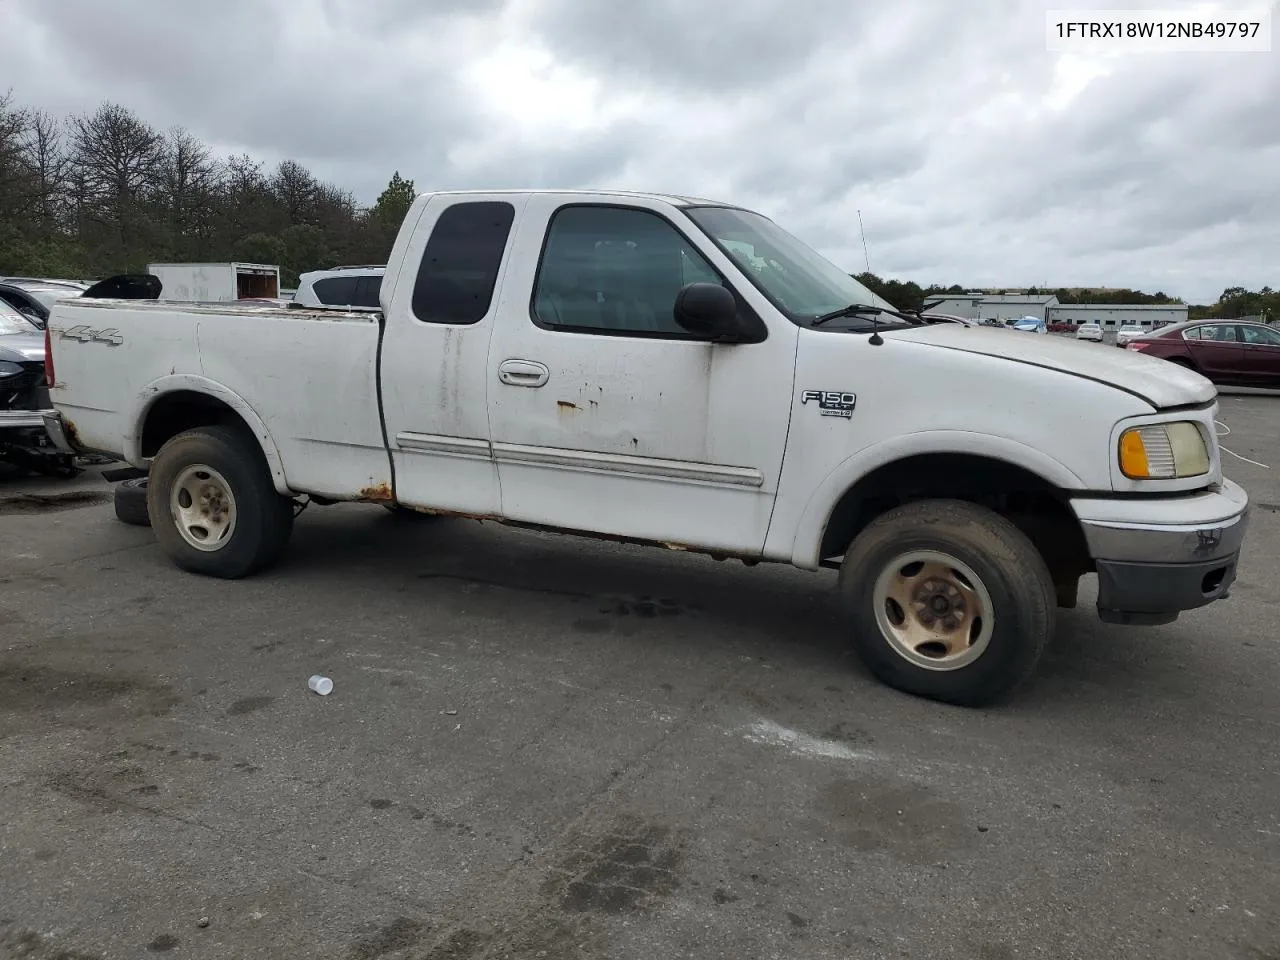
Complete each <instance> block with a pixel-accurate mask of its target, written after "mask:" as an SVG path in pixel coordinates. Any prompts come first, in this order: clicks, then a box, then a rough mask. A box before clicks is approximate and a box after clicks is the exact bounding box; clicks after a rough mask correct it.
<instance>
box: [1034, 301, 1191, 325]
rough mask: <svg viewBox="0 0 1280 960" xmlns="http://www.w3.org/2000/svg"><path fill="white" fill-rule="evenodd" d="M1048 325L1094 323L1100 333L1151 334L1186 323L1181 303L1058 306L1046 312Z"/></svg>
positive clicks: (1065, 304) (1072, 304)
mask: <svg viewBox="0 0 1280 960" xmlns="http://www.w3.org/2000/svg"><path fill="white" fill-rule="evenodd" d="M1045 319H1046V320H1047V321H1048V322H1049V323H1069V324H1071V325H1072V326H1079V325H1080V324H1082V323H1096V324H1098V325H1099V326H1100V327H1102V329H1103V330H1118V329H1119V328H1120V327H1124V326H1137V327H1142V328H1143V329H1144V330H1152V329H1155V328H1156V327H1163V326H1165V325H1166V324H1170V323H1182V322H1183V321H1185V320H1186V319H1187V306H1186V304H1182V303H1154V304H1147V303H1132V304H1131V303H1060V304H1057V305H1055V306H1052V307H1050V308H1049V315H1048V316H1047V317H1045Z"/></svg>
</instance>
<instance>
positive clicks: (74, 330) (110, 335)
mask: <svg viewBox="0 0 1280 960" xmlns="http://www.w3.org/2000/svg"><path fill="white" fill-rule="evenodd" d="M60 339H63V340H79V341H80V342H81V343H106V344H110V345H111V346H113V347H118V346H120V344H122V343H124V337H122V336H121V335H120V331H119V330H117V329H116V328H115V327H104V328H103V329H101V330H95V329H93V328H92V327H90V326H89V325H88V324H84V323H82V324H80V325H79V326H78V327H68V328H67V329H65V330H63V331H62V335H61V338H60Z"/></svg>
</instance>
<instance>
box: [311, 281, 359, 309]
mask: <svg viewBox="0 0 1280 960" xmlns="http://www.w3.org/2000/svg"><path fill="white" fill-rule="evenodd" d="M357 279H358V278H357V277H325V278H324V279H323V280H317V281H316V282H315V283H313V284H312V285H311V289H312V290H314V291H315V295H316V299H317V300H319V301H320V302H321V303H324V304H328V305H330V306H336V307H349V306H353V305H354V304H355V302H356V300H355V297H356V280H357Z"/></svg>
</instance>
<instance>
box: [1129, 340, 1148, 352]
mask: <svg viewBox="0 0 1280 960" xmlns="http://www.w3.org/2000/svg"><path fill="white" fill-rule="evenodd" d="M1125 346H1127V347H1128V348H1129V349H1130V350H1145V349H1147V347H1149V346H1150V344H1148V343H1139V342H1138V341H1137V340H1130V341H1129V342H1128V343H1127V344H1125Z"/></svg>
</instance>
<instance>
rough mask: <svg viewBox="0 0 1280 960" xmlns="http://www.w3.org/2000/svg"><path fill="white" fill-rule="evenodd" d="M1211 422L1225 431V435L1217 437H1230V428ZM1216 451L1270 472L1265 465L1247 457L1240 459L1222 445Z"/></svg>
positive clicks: (1217, 421)
mask: <svg viewBox="0 0 1280 960" xmlns="http://www.w3.org/2000/svg"><path fill="white" fill-rule="evenodd" d="M1213 422H1214V423H1216V424H1217V425H1218V426H1220V427H1221V428H1222V429H1223V430H1225V431H1226V433H1219V434H1218V436H1219V437H1229V436H1230V435H1231V428H1230V427H1228V426H1227V425H1226V424H1225V423H1223V422H1222V421H1221V420H1215V421H1213ZM1218 449H1219V450H1221V451H1222V452H1223V453H1229V454H1231V455H1232V456H1233V457H1235V458H1236V459H1237V460H1243V461H1244V462H1245V463H1252V464H1253V465H1254V466H1255V467H1261V468H1262V469H1263V470H1270V469H1271V468H1270V467H1269V466H1267V465H1266V464H1265V463H1259V462H1258V461H1257V460H1250V459H1249V458H1248V457H1242V456H1240V454H1238V453H1236V452H1235V451H1234V450H1228V449H1227V448H1226V447H1224V446H1223V445H1222V444H1218Z"/></svg>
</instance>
